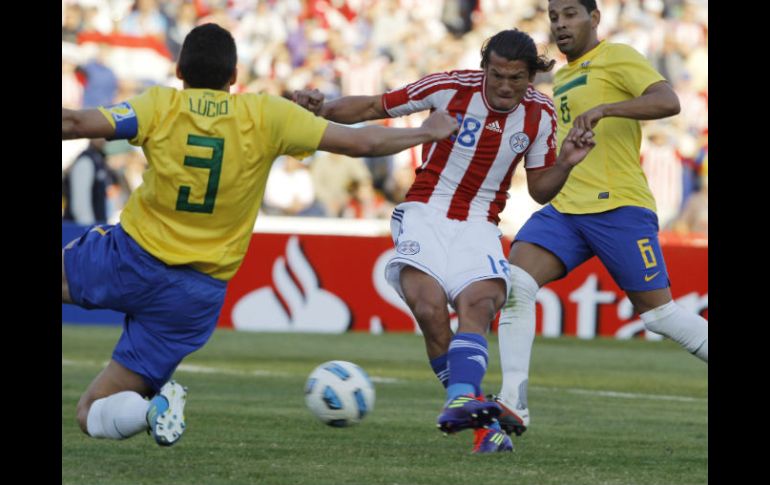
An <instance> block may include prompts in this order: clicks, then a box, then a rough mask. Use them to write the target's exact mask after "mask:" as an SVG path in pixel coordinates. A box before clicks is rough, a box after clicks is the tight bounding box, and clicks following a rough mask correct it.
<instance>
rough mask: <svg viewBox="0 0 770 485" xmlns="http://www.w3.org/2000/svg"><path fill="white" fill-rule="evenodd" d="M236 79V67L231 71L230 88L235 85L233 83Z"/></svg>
mask: <svg viewBox="0 0 770 485" xmlns="http://www.w3.org/2000/svg"><path fill="white" fill-rule="evenodd" d="M237 79H238V68H237V67H236V68H235V69H233V75H232V76H230V86H232V85H233V84H235V81H236V80H237Z"/></svg>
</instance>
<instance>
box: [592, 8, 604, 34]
mask: <svg viewBox="0 0 770 485" xmlns="http://www.w3.org/2000/svg"><path fill="white" fill-rule="evenodd" d="M601 20H602V13H601V12H599V9H598V8H597V9H595V10H594V11H593V12H591V27H593V28H594V29H595V28H597V27H598V26H599V22H600V21H601Z"/></svg>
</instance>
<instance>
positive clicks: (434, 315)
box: [412, 301, 449, 328]
mask: <svg viewBox="0 0 770 485" xmlns="http://www.w3.org/2000/svg"><path fill="white" fill-rule="evenodd" d="M412 313H414V318H415V319H416V320H417V322H418V323H419V324H420V326H423V325H424V326H427V327H429V328H434V327H437V326H439V325H440V324H443V323H445V322H444V320H446V319H448V317H449V315H448V314H447V311H446V309H445V308H443V307H440V306H438V305H436V304H434V303H433V302H430V301H418V302H416V303H415V304H414V305H413V307H412ZM447 323H448V322H447Z"/></svg>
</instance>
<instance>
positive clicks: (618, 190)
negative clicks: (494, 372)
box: [497, 0, 708, 434]
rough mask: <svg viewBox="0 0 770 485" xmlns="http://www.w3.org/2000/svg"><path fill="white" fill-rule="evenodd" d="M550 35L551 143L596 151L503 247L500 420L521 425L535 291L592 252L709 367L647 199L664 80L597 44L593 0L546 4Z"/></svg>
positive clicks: (674, 106) (667, 92)
mask: <svg viewBox="0 0 770 485" xmlns="http://www.w3.org/2000/svg"><path fill="white" fill-rule="evenodd" d="M548 15H549V17H550V21H551V33H552V34H553V36H554V38H555V39H556V44H557V46H558V48H559V50H560V51H561V52H563V53H564V54H566V56H567V61H568V64H567V65H566V66H564V67H562V68H561V69H560V70H559V71H558V72H557V73H556V76H555V80H554V101H555V103H556V106H557V111H558V112H557V120H558V130H557V131H558V138H559V139H560V140H565V141H569V140H570V138H571V137H573V136H574V137H580V136H581V134H582V133H586V132H592V133H593V134H594V136H595V140H596V149H595V150H593V151H592V152H591V153H590V154H589V155H588V156H587V157H586V159H585V160H584V161H583V163H581V164H580V165H579V166H578V167H576V168H575V170H574V171H573V172H572V175H570V178H569V180H568V181H567V183H566V184H565V185H564V187H563V188H562V189H561V192H559V194H558V195H557V196H556V197H555V198H554V199H553V201H552V203H551V204H550V205H547V206H546V207H545V208H543V209H541V210H540V211H538V212H536V213H535V214H533V215H532V217H531V218H530V219H529V220H528V221H527V223H526V224H525V225H524V226H523V227H522V228H521V230H520V231H519V233H518V234H517V235H516V238H515V240H514V242H513V245H512V247H511V252H510V255H509V262H510V263H511V286H512V295H511V296H510V297H509V300H508V303H507V304H506V306H505V308H504V309H503V311H502V313H501V316H500V327H499V330H498V338H499V343H500V358H501V364H502V371H503V385H502V390H501V391H500V394H499V395H498V396H497V401H498V403H500V404H501V405H502V407H503V414H502V416H501V417H500V422H501V423H502V425H503V427H504V428H505V429H506V430H507V431H509V432H515V433H516V434H521V433H522V432H523V431H524V430H526V427H527V426H529V406H528V403H527V384H528V380H529V377H528V376H529V362H530V355H531V350H532V342H533V339H534V336H535V295H536V293H537V291H538V289H539V288H540V287H542V286H543V285H545V284H547V283H548V282H550V281H554V280H557V279H560V278H563V277H564V276H566V275H567V274H568V273H569V272H570V271H571V270H572V269H574V268H575V267H576V266H578V265H580V264H582V263H583V262H585V261H586V260H588V259H589V258H591V257H592V256H594V255H596V256H598V258H599V260H600V261H601V262H602V264H604V265H605V267H606V268H607V270H608V271H609V272H610V274H611V275H612V277H613V278H614V279H615V281H616V282H617V284H618V286H620V288H622V289H623V290H624V291H625V292H626V294H627V295H628V298H629V299H630V301H631V303H632V304H633V305H634V309H635V310H636V312H638V313H639V314H640V315H641V319H642V321H643V322H644V324H645V326H646V328H647V329H649V330H651V331H653V332H657V333H660V334H663V335H665V336H667V337H670V338H671V339H672V340H674V341H676V342H677V343H679V344H680V345H681V346H682V347H684V348H685V349H687V351H688V352H690V353H692V354H694V355H695V356H696V357H698V358H699V359H701V360H703V361H705V362H708V324H707V322H706V320H705V319H703V318H702V317H701V316H699V315H696V314H693V313H691V312H688V311H687V310H685V309H684V308H682V307H681V306H679V305H677V304H676V303H675V302H674V301H673V300H672V298H671V290H670V282H669V279H668V274H667V272H666V264H665V262H664V260H663V255H662V254H661V251H660V244H659V243H658V235H657V234H658V219H657V217H656V215H655V200H654V199H653V196H652V193H651V192H650V189H649V187H648V186H647V181H646V179H645V176H644V173H643V171H642V168H641V166H640V161H639V160H640V158H639V157H640V153H639V148H640V143H641V127H640V123H639V120H652V119H659V118H665V117H668V116H673V115H675V114H677V113H678V112H679V100H678V98H677V96H676V94H675V93H674V91H673V89H672V88H671V86H670V85H669V84H668V82H666V80H665V79H664V78H663V76H661V75H660V74H659V73H658V72H657V71H656V70H655V69H654V68H653V67H652V66H651V65H650V63H649V62H648V61H647V60H646V59H645V58H644V57H643V56H642V55H641V54H639V53H638V52H637V51H635V50H634V49H633V48H631V47H629V46H627V45H623V44H612V43H609V42H606V41H601V42H600V41H599V39H598V37H597V30H596V29H597V26H598V25H599V20H600V13H599V10H598V9H597V7H596V1H595V0H550V1H549V2H548Z"/></svg>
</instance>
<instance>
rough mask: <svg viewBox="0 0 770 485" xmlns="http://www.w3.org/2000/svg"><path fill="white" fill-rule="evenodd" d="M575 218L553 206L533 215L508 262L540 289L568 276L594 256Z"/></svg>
mask: <svg viewBox="0 0 770 485" xmlns="http://www.w3.org/2000/svg"><path fill="white" fill-rule="evenodd" d="M572 217H574V216H571V215H569V214H562V213H560V212H559V211H557V210H556V209H555V208H554V207H553V206H552V205H550V204H549V205H547V206H545V207H543V208H542V209H540V210H539V211H537V212H535V213H534V214H532V216H531V217H530V218H529V219H528V220H527V222H526V223H524V225H523V226H522V228H521V229H520V230H519V232H518V234H516V237H515V239H514V242H513V246H512V247H511V252H510V254H509V255H508V261H509V262H510V263H511V264H512V265H515V266H518V267H520V268H522V269H523V270H524V271H526V272H527V273H529V274H530V275H531V276H532V278H533V279H534V280H535V281H537V283H538V285H539V286H543V285H544V284H546V283H548V282H550V281H553V280H557V279H559V278H563V277H564V276H566V275H567V274H568V273H569V272H570V271H572V270H573V269H575V268H576V267H578V266H579V265H581V264H583V263H584V262H585V261H587V260H588V259H589V258H591V257H592V256H593V255H594V253H593V250H592V248H591V247H590V246H589V245H588V243H587V242H586V241H585V240H584V238H583V235H582V234H581V233H580V231H579V230H578V228H577V227H575V225H574V224H573V222H572Z"/></svg>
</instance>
